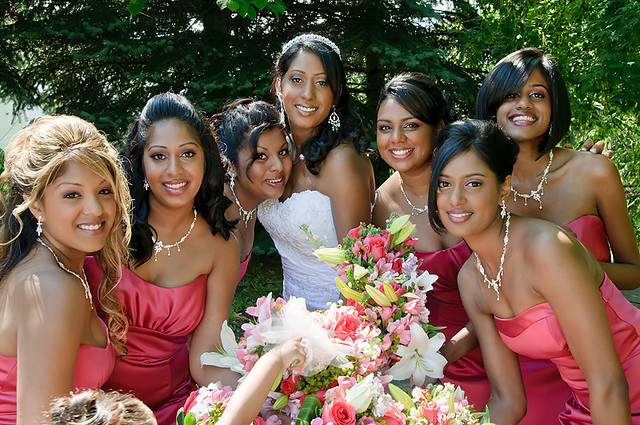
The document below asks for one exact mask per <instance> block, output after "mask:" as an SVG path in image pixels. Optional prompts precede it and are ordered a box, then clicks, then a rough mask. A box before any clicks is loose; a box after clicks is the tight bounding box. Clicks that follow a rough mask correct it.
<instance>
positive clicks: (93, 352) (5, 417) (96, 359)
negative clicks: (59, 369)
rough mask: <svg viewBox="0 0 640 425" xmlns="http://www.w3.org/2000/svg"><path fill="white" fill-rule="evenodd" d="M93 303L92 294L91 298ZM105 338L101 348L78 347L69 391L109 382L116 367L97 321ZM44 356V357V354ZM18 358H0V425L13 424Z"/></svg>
mask: <svg viewBox="0 0 640 425" xmlns="http://www.w3.org/2000/svg"><path fill="white" fill-rule="evenodd" d="M94 299H96V298H95V294H94ZM100 323H101V324H102V327H103V328H104V331H105V333H106V334H107V346H106V347H105V348H100V347H94V346H92V345H87V344H81V345H80V348H79V349H78V358H77V359H76V368H75V371H74V373H73V390H86V389H97V388H100V387H101V386H102V385H103V384H104V383H105V382H106V381H107V378H109V375H111V372H112V371H113V367H114V366H115V363H116V353H115V350H114V349H113V346H112V345H111V342H110V341H109V337H108V334H109V333H108V331H107V327H106V326H105V324H104V322H103V321H102V320H100ZM45 355H46V353H45ZM17 379H18V358H17V357H8V356H3V355H0V425H15V423H16V409H17V406H16V382H17Z"/></svg>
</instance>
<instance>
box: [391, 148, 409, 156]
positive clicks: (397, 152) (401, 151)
mask: <svg viewBox="0 0 640 425" xmlns="http://www.w3.org/2000/svg"><path fill="white" fill-rule="evenodd" d="M391 152H392V153H393V154H394V155H396V156H403V155H406V154H408V153H409V152H411V149H394V150H392V151H391Z"/></svg>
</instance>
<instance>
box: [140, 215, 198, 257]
mask: <svg viewBox="0 0 640 425" xmlns="http://www.w3.org/2000/svg"><path fill="white" fill-rule="evenodd" d="M196 218H198V211H196V209H195V208H194V209H193V221H192V222H191V226H189V230H187V233H185V235H184V236H183V237H181V238H180V240H179V241H178V242H175V243H172V244H171V245H165V244H164V242H162V241H156V239H155V237H152V238H151V239H152V240H153V257H154V261H158V253H159V252H160V251H162V250H163V249H166V250H167V256H168V257H171V248H174V247H176V248H178V252H180V244H181V243H183V242H184V241H185V240H186V239H187V238H188V237H189V235H190V234H191V231H192V230H193V226H194V225H195V224H196Z"/></svg>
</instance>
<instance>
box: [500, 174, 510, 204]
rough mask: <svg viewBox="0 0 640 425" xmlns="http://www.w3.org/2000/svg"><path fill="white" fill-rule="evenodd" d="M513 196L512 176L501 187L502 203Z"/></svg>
mask: <svg viewBox="0 0 640 425" xmlns="http://www.w3.org/2000/svg"><path fill="white" fill-rule="evenodd" d="M510 194H511V175H508V176H507V177H506V178H505V179H504V182H503V183H502V185H501V186H500V202H502V201H506V199H507V197H508V196H509V195H510Z"/></svg>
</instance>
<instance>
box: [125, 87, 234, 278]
mask: <svg viewBox="0 0 640 425" xmlns="http://www.w3.org/2000/svg"><path fill="white" fill-rule="evenodd" d="M171 119H172V120H177V121H179V122H181V123H182V124H184V125H185V126H186V127H187V128H188V129H189V131H191V132H192V134H194V135H195V136H196V137H197V138H198V140H199V141H200V145H201V146H202V151H203V153H204V160H205V170H204V176H203V178H202V183H201V184H200V189H199V190H198V193H197V194H196V196H195V199H194V203H193V206H194V208H195V209H196V210H197V211H198V213H199V214H200V215H201V216H202V217H203V218H204V219H205V220H206V221H207V223H208V224H209V227H211V234H213V235H216V234H218V233H219V234H221V235H222V237H224V238H225V239H229V236H230V235H231V233H230V232H231V229H233V226H234V223H233V222H230V221H228V220H226V219H225V217H224V213H225V211H226V209H227V207H228V206H229V205H231V201H230V200H229V198H227V197H226V196H225V195H224V176H225V174H226V170H225V167H224V165H223V164H222V160H221V159H220V152H219V150H218V146H217V144H216V142H215V140H214V138H213V132H212V130H211V125H210V123H209V121H208V120H207V119H206V118H205V117H204V116H203V115H202V114H201V113H200V112H198V111H197V110H196V109H195V107H194V106H193V105H192V104H191V102H189V100H187V98H186V97H184V96H182V95H179V94H175V93H163V94H158V95H156V96H153V97H152V98H151V99H149V100H148V101H147V104H146V105H145V106H144V108H143V109H142V112H141V113H140V116H139V117H138V118H137V119H136V120H135V121H134V122H133V123H132V124H131V127H130V129H129V134H128V136H127V138H126V152H125V157H126V159H127V160H126V161H125V170H126V172H127V176H128V178H129V190H130V191H131V197H132V198H133V214H132V216H133V226H132V238H131V245H130V251H131V257H132V262H133V265H135V266H138V265H140V264H144V263H145V262H146V261H147V260H149V258H151V253H152V248H153V239H152V238H153V237H154V234H155V229H153V228H152V227H151V226H150V225H149V224H148V223H147V217H148V215H149V191H147V190H146V189H145V188H144V181H145V171H144V166H143V159H144V149H145V146H146V144H147V142H148V139H149V136H150V135H151V132H152V130H153V126H154V124H156V123H158V122H160V121H163V120H171ZM155 236H156V238H157V235H155Z"/></svg>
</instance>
